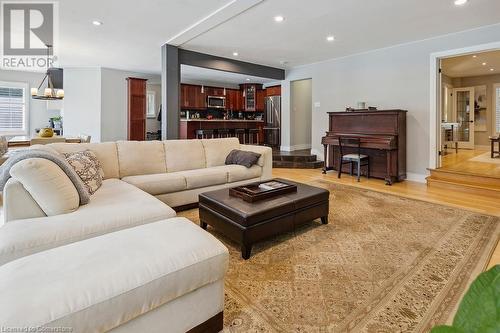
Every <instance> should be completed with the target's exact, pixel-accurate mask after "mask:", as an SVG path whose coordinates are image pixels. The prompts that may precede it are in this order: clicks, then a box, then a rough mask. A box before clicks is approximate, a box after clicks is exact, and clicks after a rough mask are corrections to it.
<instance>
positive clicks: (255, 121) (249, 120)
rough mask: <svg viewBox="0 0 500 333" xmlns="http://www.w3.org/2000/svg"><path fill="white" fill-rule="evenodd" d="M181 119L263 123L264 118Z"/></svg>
mask: <svg viewBox="0 0 500 333" xmlns="http://www.w3.org/2000/svg"><path fill="white" fill-rule="evenodd" d="M181 121H186V122H188V121H212V122H238V123H246V122H254V123H263V122H264V120H255V119H193V118H191V119H182V118H181Z"/></svg>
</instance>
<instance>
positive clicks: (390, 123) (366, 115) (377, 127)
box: [321, 110, 407, 185]
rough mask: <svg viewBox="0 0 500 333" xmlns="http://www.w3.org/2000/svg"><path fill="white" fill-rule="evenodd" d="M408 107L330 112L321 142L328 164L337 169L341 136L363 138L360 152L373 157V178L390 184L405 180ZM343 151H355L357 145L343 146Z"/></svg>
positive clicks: (324, 170) (327, 167)
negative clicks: (339, 138)
mask: <svg viewBox="0 0 500 333" xmlns="http://www.w3.org/2000/svg"><path fill="white" fill-rule="evenodd" d="M406 112H407V111H405V110H384V111H382V110H381V111H352V112H328V116H329V128H328V132H326V135H325V136H324V137H323V138H322V140H321V143H322V144H323V146H324V154H325V156H324V158H325V159H324V160H325V167H324V168H323V173H326V172H327V171H328V170H338V169H337V168H338V167H339V158H340V156H339V155H340V153H339V149H338V145H339V143H338V137H339V136H342V137H354V138H359V139H360V141H361V154H365V155H368V156H369V157H370V177H374V178H381V179H385V181H386V184H387V185H392V183H393V182H396V181H402V180H404V179H406ZM342 147H343V149H344V154H350V153H356V152H357V147H349V146H346V147H344V145H343V146H342Z"/></svg>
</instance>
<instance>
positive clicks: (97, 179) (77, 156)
mask: <svg viewBox="0 0 500 333" xmlns="http://www.w3.org/2000/svg"><path fill="white" fill-rule="evenodd" d="M63 155H64V157H65V158H66V160H67V161H68V163H69V164H70V165H71V166H72V167H73V169H75V171H76V173H77V174H78V176H80V178H81V179H82V181H83V184H85V187H86V188H87V191H88V192H89V194H94V193H95V192H96V191H97V190H98V189H99V187H101V185H102V179H103V177H104V171H103V169H102V166H101V162H99V160H98V159H97V156H96V155H95V154H94V153H93V152H92V151H91V150H84V151H77V152H73V153H64V154H63Z"/></svg>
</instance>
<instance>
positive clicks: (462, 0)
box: [455, 0, 468, 6]
mask: <svg viewBox="0 0 500 333" xmlns="http://www.w3.org/2000/svg"><path fill="white" fill-rule="evenodd" d="M467 1H468V0H455V5H456V6H463V5H465V4H466V3H467Z"/></svg>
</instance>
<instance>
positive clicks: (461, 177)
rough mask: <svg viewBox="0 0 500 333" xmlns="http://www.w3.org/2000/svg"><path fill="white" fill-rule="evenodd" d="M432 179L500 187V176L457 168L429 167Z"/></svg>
mask: <svg viewBox="0 0 500 333" xmlns="http://www.w3.org/2000/svg"><path fill="white" fill-rule="evenodd" d="M429 171H430V173H431V175H430V177H431V178H432V179H439V180H443V181H448V182H456V183H465V184H469V185H477V186H486V187H493V188H498V189H500V178H496V177H490V176H485V175H476V174H471V173H466V172H460V171H455V170H442V169H429Z"/></svg>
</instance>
